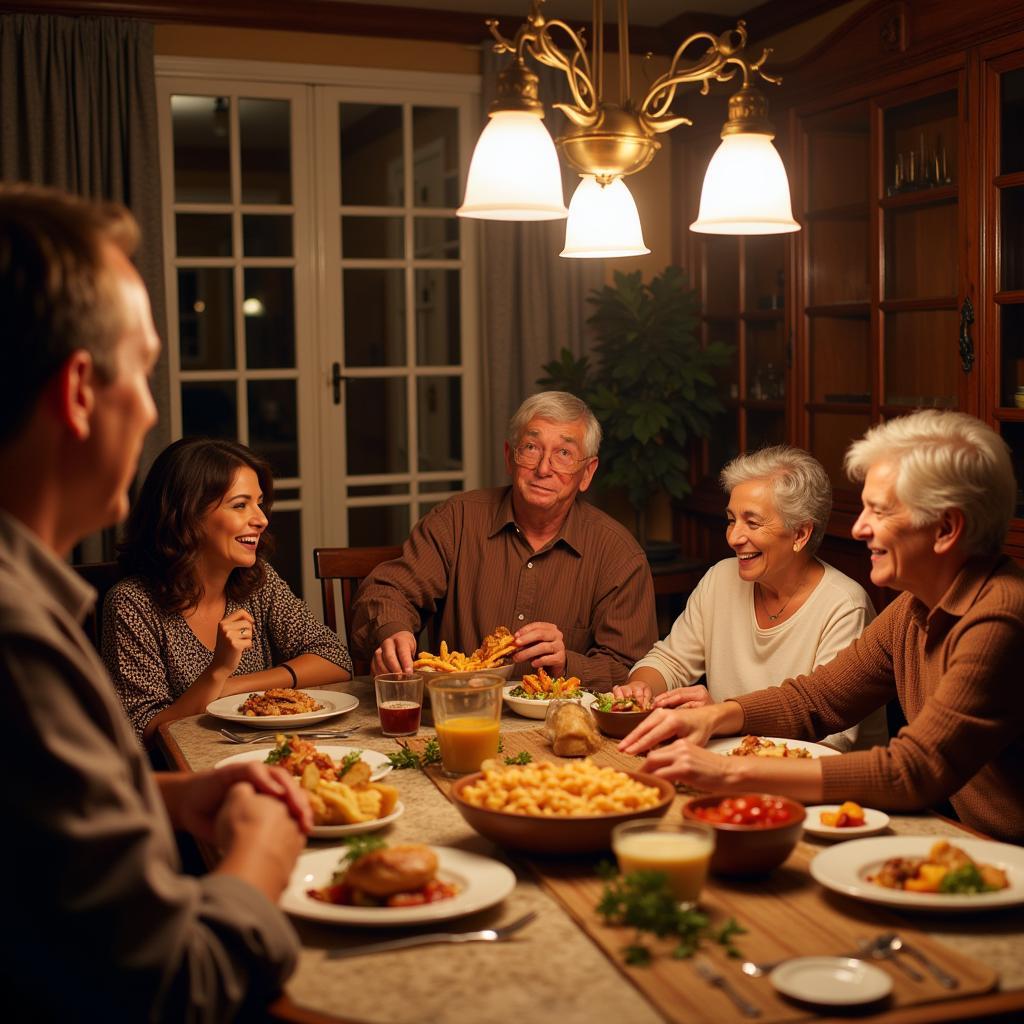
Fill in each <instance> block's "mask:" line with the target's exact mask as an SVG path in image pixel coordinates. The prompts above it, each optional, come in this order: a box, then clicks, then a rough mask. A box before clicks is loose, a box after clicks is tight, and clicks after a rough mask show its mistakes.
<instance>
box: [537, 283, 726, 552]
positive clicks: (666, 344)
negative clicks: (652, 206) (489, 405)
mask: <svg viewBox="0 0 1024 1024" xmlns="http://www.w3.org/2000/svg"><path fill="white" fill-rule="evenodd" d="M587 301H588V302H590V303H591V305H593V307H594V312H593V313H592V315H591V316H590V317H589V319H588V321H587V322H588V323H589V324H590V325H591V326H592V327H593V329H594V332H595V334H596V336H597V342H596V344H595V346H594V359H593V362H591V359H590V358H588V357H587V356H581V357H579V358H576V357H575V356H573V354H572V353H571V352H569V350H568V349H563V350H562V354H561V358H560V359H558V360H554V361H552V362H550V363H547V364H546V365H545V366H544V367H543V369H544V372H545V374H546V376H545V377H543V378H541V380H539V381H538V383H539V384H540V385H542V386H544V387H548V388H554V389H558V390H561V391H569V392H571V393H572V394H574V395H576V396H577V397H579V398H582V399H583V400H584V401H585V402H586V403H587V404H588V405H589V406H590V408H591V409H593V411H594V415H595V416H597V418H598V420H599V421H600V423H601V427H602V429H603V431H604V440H603V442H602V445H601V472H600V474H599V475H598V481H599V482H600V484H601V486H602V487H605V488H611V487H620V488H622V489H624V491H625V492H626V495H627V496H628V498H629V502H630V504H631V505H632V507H633V511H634V514H635V516H636V534H637V537H638V539H639V540H640V543H641V544H642V545H644V546H645V547H646V546H647V536H646V532H647V531H646V516H645V513H646V510H647V504H648V500H649V499H650V497H651V496H652V495H653V494H655V493H656V492H658V491H665V492H667V493H668V494H669V495H670V496H671V497H672V498H683V497H685V496H686V495H687V494H689V493H690V480H689V468H690V461H689V457H688V454H687V453H688V449H689V447H690V442H691V441H692V440H693V439H695V438H702V437H706V436H708V434H709V433H710V430H711V426H712V420H713V417H714V416H715V414H716V413H719V412H721V411H722V404H721V402H720V401H719V399H718V394H717V392H718V385H717V382H716V380H715V378H714V376H713V371H714V370H715V369H716V368H718V367H721V366H725V365H726V364H727V363H728V362H729V359H730V356H731V354H732V349H731V347H730V346H728V345H725V344H723V343H721V342H717V341H716V342H711V343H709V344H708V345H706V346H704V347H701V344H700V341H699V339H698V336H697V332H696V328H697V297H696V293H695V292H694V291H693V290H692V289H690V287H689V285H688V282H687V279H686V275H685V273H684V272H683V271H682V270H681V269H680V268H679V267H667V268H666V269H665V270H664V271H663V272H662V273H661V274H659V275H658V276H656V277H654V278H652V279H651V280H650V281H649V282H647V283H644V282H643V281H642V280H641V276H640V272H639V271H637V272H636V273H633V274H623V273H621V272H616V274H615V284H614V285H605V286H604V287H603V288H599V289H595V290H594V292H593V293H592V294H591V295H590V296H589V297H588V300H587Z"/></svg>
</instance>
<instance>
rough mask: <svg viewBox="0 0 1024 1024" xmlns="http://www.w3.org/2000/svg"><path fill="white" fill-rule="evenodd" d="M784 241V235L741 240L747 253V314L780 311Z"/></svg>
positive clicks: (782, 287)
mask: <svg viewBox="0 0 1024 1024" xmlns="http://www.w3.org/2000/svg"><path fill="white" fill-rule="evenodd" d="M785 245H786V243H785V241H784V236H783V235H762V236H760V237H758V236H757V235H751V236H750V237H749V238H745V239H744V240H743V246H744V249H745V250H746V268H747V273H746V290H747V295H746V302H745V309H746V311H747V312H748V313H749V312H752V311H754V310H760V309H782V305H783V302H784V299H785V295H786V277H785V274H784V273H783V269H782V268H783V265H784V264H785V254H786V249H785Z"/></svg>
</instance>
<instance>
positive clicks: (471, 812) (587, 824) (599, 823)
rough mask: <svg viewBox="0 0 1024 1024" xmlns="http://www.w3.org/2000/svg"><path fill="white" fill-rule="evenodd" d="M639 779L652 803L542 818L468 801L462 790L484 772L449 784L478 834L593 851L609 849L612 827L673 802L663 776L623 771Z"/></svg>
mask: <svg viewBox="0 0 1024 1024" xmlns="http://www.w3.org/2000/svg"><path fill="white" fill-rule="evenodd" d="M623 774H624V775H628V776H629V777H630V778H632V779H636V780H637V781H638V782H643V783H645V784H646V785H648V786H653V787H655V788H656V789H657V790H658V791H659V793H660V799H659V800H658V803H657V804H656V805H655V806H654V807H649V808H647V809H646V810H643V811H626V812H624V813H622V814H592V815H586V816H580V817H564V816H558V817H550V818H542V817H538V816H535V815H532V814H510V813H508V812H507V811H492V810H490V809H488V808H484V807H477V806H475V805H474V804H471V803H468V802H467V801H466V799H465V797H463V795H462V791H463V790H464V789H465V788H466V787H467V786H471V785H473V783H475V782H478V781H479V780H480V779H481V778H483V772H474V773H473V774H472V775H466V776H465V777H464V778H461V779H459V780H458V781H457V782H455V783H453V784H452V788H451V797H452V802H453V803H454V804H455V806H456V807H457V808H458V810H459V813H460V814H461V815H462V816H463V817H464V818H465V819H466V821H467V822H468V823H469V824H470V825H471V826H472V827H473V828H474V829H476V831H477V832H479V833H480V835H482V836H485V837H486V838H487V839H490V840H491V842H493V843H497V845H498V846H502V847H505V848H507V849H509V850H523V851H525V852H527V853H595V852H598V851H600V850H609V849H611V845H612V829H613V828H614V827H615V826H616V825H618V824H619V822H621V821H630V820H632V819H633V818H660V817H661V816H662V815H663V814H664V813H665V812H666V811H667V810H668V808H669V805H670V804H671V803H672V798H673V797H674V796H675V792H676V790H675V786H674V785H673V784H672V783H671V782H669V781H667V780H666V779H662V778H659V777H658V776H656V775H646V774H644V773H643V772H623Z"/></svg>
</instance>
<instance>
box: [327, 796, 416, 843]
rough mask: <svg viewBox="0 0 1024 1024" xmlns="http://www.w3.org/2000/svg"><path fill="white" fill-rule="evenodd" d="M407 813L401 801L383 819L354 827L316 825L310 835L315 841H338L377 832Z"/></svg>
mask: <svg viewBox="0 0 1024 1024" xmlns="http://www.w3.org/2000/svg"><path fill="white" fill-rule="evenodd" d="M404 811H405V804H403V803H402V801H401V800H399V801H398V802H397V803H396V804H395V809H394V810H393V811H392V812H391V813H390V814H385V815H384V817H383V818H373V819H372V820H370V821H359V822H356V823H355V824H353V825H314V826H313V831H312V832H310V835H311V836H312V837H313V838H314V839H337V838H338V837H339V836H357V835H359V834H360V833H362V832H376V831H377V829H379V828H383V827H384V826H385V825H390V824H391V822H393V821H394V820H395V819H396V818H400V817H401V816H402V813H403V812H404Z"/></svg>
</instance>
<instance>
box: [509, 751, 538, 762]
mask: <svg viewBox="0 0 1024 1024" xmlns="http://www.w3.org/2000/svg"><path fill="white" fill-rule="evenodd" d="M532 762H533V755H532V754H531V753H530V752H529V751H528V750H521V751H520V752H519V753H518V754H509V756H508V757H506V758H505V764H531V763H532Z"/></svg>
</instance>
